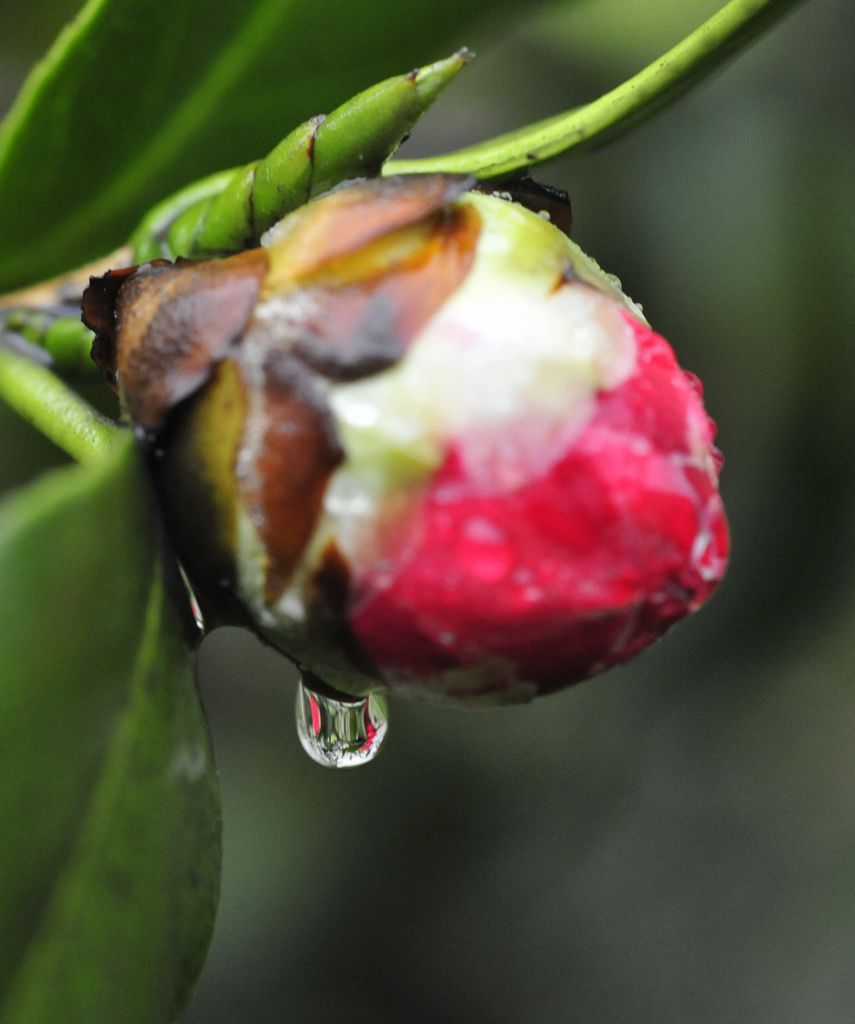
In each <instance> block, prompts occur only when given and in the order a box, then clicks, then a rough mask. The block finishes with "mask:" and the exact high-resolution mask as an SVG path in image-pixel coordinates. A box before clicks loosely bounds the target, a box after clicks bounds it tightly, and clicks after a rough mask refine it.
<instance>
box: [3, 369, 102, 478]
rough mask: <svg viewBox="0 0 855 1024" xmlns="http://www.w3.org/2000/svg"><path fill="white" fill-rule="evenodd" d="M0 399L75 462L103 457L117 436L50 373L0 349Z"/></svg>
mask: <svg viewBox="0 0 855 1024" xmlns="http://www.w3.org/2000/svg"><path fill="white" fill-rule="evenodd" d="M0 399H4V400H5V401H6V402H8V404H9V405H10V406H11V407H12V408H13V409H14V410H15V411H16V412H17V413H19V414H20V415H21V416H23V418H24V419H25V420H27V422H28V423H30V424H32V426H34V427H35V428H36V430H38V431H40V432H41V433H42V434H44V435H45V437H48V438H49V439H50V440H51V441H53V443H54V444H55V445H57V446H58V447H60V448H62V449H63V451H65V452H67V453H68V454H69V455H70V456H71V457H72V458H74V459H76V460H77V461H78V462H93V461H96V460H97V459H100V458H101V457H103V455H104V453H105V451H106V450H107V449H108V448H109V446H110V444H111V442H112V441H113V439H114V438H115V437H116V436H117V434H118V432H119V431H118V428H117V427H115V426H113V425H112V424H111V423H109V422H108V421H107V420H105V419H103V418H102V417H101V416H99V415H98V413H96V412H95V410H94V409H93V408H92V407H91V406H90V405H88V404H87V403H86V402H84V401H83V399H82V398H80V396H79V395H77V394H75V392H73V391H72V390H71V389H70V388H68V387H66V386H65V384H63V383H62V381H61V380H59V378H58V377H55V376H54V375H53V374H52V373H51V372H50V370H47V369H45V367H43V366H39V365H38V364H37V363H34V362H33V361H32V360H30V359H26V358H25V357H24V356H19V355H15V354H14V353H12V352H8V351H4V350H3V349H0Z"/></svg>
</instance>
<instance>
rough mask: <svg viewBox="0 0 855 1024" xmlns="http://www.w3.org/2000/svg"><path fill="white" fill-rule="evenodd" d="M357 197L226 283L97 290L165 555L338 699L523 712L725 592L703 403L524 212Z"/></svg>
mask: <svg viewBox="0 0 855 1024" xmlns="http://www.w3.org/2000/svg"><path fill="white" fill-rule="evenodd" d="M467 184H468V183H467V182H465V181H461V180H460V179H456V178H448V177H442V176H438V175H434V176H424V177H411V178H400V179H377V180H371V181H366V182H359V183H354V184H352V185H350V186H347V187H344V188H340V189H338V190H336V191H334V192H332V193H330V194H328V195H327V196H324V197H322V198H320V199H318V200H316V201H314V202H312V203H309V204H308V205H307V206H305V207H303V208H301V209H300V210H298V211H297V212H296V213H294V214H292V215H290V216H289V217H287V218H286V219H285V220H283V221H282V222H280V223H279V224H278V225H276V226H275V227H274V228H273V229H272V230H271V231H270V232H268V235H267V237H266V238H265V240H264V241H265V247H264V248H263V249H259V250H252V251H250V252H247V253H242V254H241V255H239V256H236V257H233V258H230V259H225V260H220V261H202V262H200V263H179V264H177V265H175V266H172V265H168V264H166V265H158V266H148V267H143V268H140V269H139V270H138V271H136V273H133V272H130V273H129V272H118V273H117V274H114V275H108V276H107V278H105V279H102V280H101V281H99V282H93V285H92V287H91V288H90V290H89V293H87V304H86V310H87V317H88V319H89V322H90V324H91V325H92V326H94V327H96V329H98V330H99V331H100V338H99V342H98V346H99V359H100V361H101V363H102V365H103V366H104V367H105V369H106V370H107V371H108V373H111V374H113V373H115V374H116V375H117V377H118V386H119V390H120V393H121V395H122V398H123V402H124V404H125V407H126V408H127V410H128V412H129V414H130V416H131V417H132V419H133V420H134V422H135V423H136V424H137V426H138V427H140V428H142V429H143V430H144V431H146V432H147V433H148V434H149V435H150V436H153V437H155V438H156V444H157V445H158V446H159V447H161V448H162V449H163V452H164V457H163V459H162V460H161V461H160V463H159V468H158V475H159V479H160V483H161V487H162V493H163V495H164V501H165V503H166V507H167V510H168V513H169V519H170V521H171V523H172V527H173V534H174V538H175V542H176V545H177V547H178V550H179V553H180V555H181V557H182V558H183V560H184V562H185V564H186V566H187V569H188V571H189V572H190V574H191V578H192V579H193V581H194V583H195V584H196V586H197V587H198V588H199V589H200V591H201V593H202V595H203V597H207V599H208V604H209V606H210V604H211V603H212V602H213V598H214V595H218V597H217V600H218V602H219V603H220V604H222V598H223V596H225V597H226V598H227V599H229V600H233V601H234V603H235V606H236V607H239V608H240V609H241V610H242V611H243V612H245V613H246V614H247V615H248V616H249V618H250V619H251V621H252V623H253V624H254V626H255V628H256V629H258V630H259V631H260V632H261V633H262V634H264V635H265V636H267V637H268V638H269V639H271V640H272V641H273V642H274V643H275V644H276V645H277V646H279V647H280V648H281V649H282V650H284V651H285V652H286V653H287V654H289V655H290V656H291V657H293V658H294V659H295V660H296V661H298V662H299V663H301V664H304V665H306V666H308V667H309V668H311V669H312V671H313V672H314V673H315V674H316V675H318V676H319V677H320V678H322V679H324V680H325V681H326V682H328V683H329V684H330V685H332V686H334V687H336V688H338V689H342V690H346V691H350V692H361V691H365V690H367V689H369V688H371V687H375V686H378V685H385V686H389V687H391V688H395V689H413V690H420V691H427V692H429V693H431V694H435V695H439V696H445V697H454V698H457V697H464V698H475V697H482V696H483V697H487V698H489V699H493V700H496V699H498V700H520V699H527V698H528V697H531V696H533V695H535V694H537V693H542V692H547V691H550V690H555V689H558V688H560V687H562V686H566V685H568V684H570V683H573V682H576V681H578V680H580V679H584V678H586V677H588V676H590V675H593V674H594V673H596V672H599V671H601V670H603V669H605V668H607V667H609V666H611V665H614V664H617V663H619V662H622V661H625V660H626V659H627V658H629V657H631V656H632V655H634V654H636V653H638V652H639V651H641V650H642V649H643V648H644V647H646V646H647V645H648V644H650V643H651V642H652V641H653V640H655V639H656V638H657V637H658V636H660V635H661V634H662V633H663V632H664V631H665V630H666V629H667V628H668V627H669V626H670V625H671V624H672V623H674V622H675V621H676V620H678V619H680V618H682V617H683V616H685V615H686V614H688V613H689V612H691V611H694V610H695V609H697V608H699V607H700V605H701V604H703V602H704V601H705V600H706V599H707V597H709V595H710V593H711V592H712V590H713V589H714V588H715V586H716V584H717V583H718V581H719V580H720V579H721V577H722V575H723V573H724V569H725V565H726V561H727V552H728V533H727V525H726V521H725V518H724V513H723V509H722V504H721V499H720V497H719V493H718V472H719V469H720V466H721V460H720V456H719V454H718V452H717V450H716V449H715V447H714V445H713V440H714V435H715V426H714V424H713V422H712V420H711V419H710V418H709V417H708V416H707V414H706V412H705V411H704V407H703V404H702V400H701V388H700V384H699V382H698V381H697V379H696V378H694V377H693V376H691V375H690V374H687V373H685V372H684V371H683V370H681V369H680V367H679V366H678V365H677V362H676V359H675V357H674V354H673V352H672V350H671V348H670V347H669V345H668V343H667V342H666V341H665V340H664V339H663V338H661V337H660V336H659V335H657V334H655V333H654V332H653V331H652V330H651V329H650V328H649V326H648V325H647V324H646V322H645V321H644V319H643V318H642V316H641V314H640V311H639V310H638V309H637V307H635V306H634V305H633V304H632V303H631V302H630V301H629V300H627V299H626V298H625V296H623V294H622V293H621V292H620V290H619V288H618V286H617V285H616V284H615V283H614V282H613V280H612V279H610V278H608V277H607V276H606V275H605V274H603V273H602V271H600V270H599V268H598V267H596V265H595V264H593V262H592V261H590V260H589V259H588V258H587V257H586V256H585V255H584V254H583V253H582V252H581V251H580V250H579V248H578V247H577V246H576V245H575V244H574V243H573V242H571V241H570V240H569V239H568V238H567V237H566V236H565V235H564V234H562V233H561V232H560V231H559V230H558V229H557V228H555V227H553V226H552V225H551V224H550V223H548V222H547V221H546V220H545V219H543V218H542V217H539V216H538V215H537V214H536V213H532V212H530V211H529V210H527V209H524V208H523V207H521V206H518V205H516V204H514V203H509V202H507V201H505V200H503V199H500V198H496V197H493V196H487V195H479V194H473V193H470V192H466V191H465V187H466V185H467Z"/></svg>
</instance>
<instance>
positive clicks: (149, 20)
mask: <svg viewBox="0 0 855 1024" xmlns="http://www.w3.org/2000/svg"><path fill="white" fill-rule="evenodd" d="M513 8H514V5H513V4H512V3H511V0H493V2H491V3H487V2H486V0H474V2H472V3H470V4H466V5H460V4H459V3H457V2H456V0H434V2H433V3H430V4H408V3H399V2H398V0H362V2H361V3H359V4H349V5H347V4H341V3H339V2H337V0H247V2H245V3H241V4H214V3H207V4H204V5H201V6H200V4H199V3H198V2H196V0H150V2H149V3H147V4H146V5H145V8H144V9H143V8H141V7H140V5H139V3H137V2H136V0H89V2H88V3H87V4H86V6H85V7H84V8H83V10H82V11H81V13H80V14H79V16H78V17H77V19H76V20H75V21H74V22H73V23H72V24H71V25H70V26H69V27H68V28H67V29H65V30H64V32H63V33H62V34H61V35H60V36H59V38H58V39H57V42H56V44H55V45H54V47H53V48H52V49H51V51H50V52H49V54H48V56H47V57H46V58H45V60H44V61H43V62H42V63H41V64H40V65H39V66H37V68H36V69H35V71H34V72H33V73H32V75H31V76H30V78H29V80H28V82H27V84H26V85H25V87H24V89H23V91H22V92H21V95H20V96H19V97H18V100H17V101H16V103H15V105H14V106H13V108H12V110H11V111H10V112H9V115H8V117H7V119H6V121H5V122H4V125H3V127H2V128H0V236H2V238H3V240H4V246H3V249H2V252H0V290H2V289H9V288H12V287H15V286H17V285H20V284H22V283H26V282H28V281H31V280H35V279H36V278H39V277H46V276H48V275H49V274H51V273H54V272H57V271H61V270H64V269H67V268H68V267H69V266H72V265H76V264H79V263H82V262H83V261H85V260H86V259H89V258H93V257H97V256H99V255H101V254H102V253H105V252H107V251H109V250H110V249H111V248H112V247H114V246H115V245H117V244H119V243H121V242H122V241H124V239H125V238H126V236H127V235H128V233H129V232H130V230H131V229H132V228H133V226H134V224H135V222H136V221H137V220H138V218H139V217H140V215H141V214H142V213H143V212H144V211H145V210H146V209H148V208H149V207H150V206H152V205H153V204H154V203H155V202H156V201H157V200H158V199H160V198H162V197H163V196H164V195H166V194H167V193H169V192H170V191H172V190H174V189H175V188H177V187H178V186H180V185H183V184H185V183H186V182H188V181H192V180H193V179H194V178H198V177H200V176H201V175H203V174H207V173H209V172H211V171H213V170H216V169H218V168H221V167H228V166H231V165H233V164H238V163H242V162H244V161H246V160H248V159H253V158H255V157H256V156H257V155H258V154H259V153H263V152H266V151H268V150H269V149H270V148H271V147H272V146H273V145H274V144H275V142H276V141H277V140H278V139H279V138H281V137H282V136H283V135H284V133H285V132H287V131H288V130H290V129H291V128H293V127H295V126H296V125H298V124H300V123H301V122H302V121H304V120H306V119H307V118H308V117H311V116H313V115H314V114H318V113H321V112H325V111H328V110H330V109H331V108H332V107H334V106H336V105H337V104H339V103H340V102H342V100H344V99H345V98H346V97H347V96H349V95H351V94H353V93H354V92H356V91H357V90H358V89H361V88H364V87H365V86H366V85H368V84H369V83H371V82H372V81H376V80H378V79H380V78H381V77H384V76H385V75H390V74H393V73H397V72H399V71H400V70H401V68H402V67H406V66H407V65H408V64H411V65H414V66H415V65H417V64H424V63H426V62H428V61H429V60H431V59H434V58H436V57H439V56H441V55H442V54H443V53H444V52H447V50H448V49H456V48H457V47H458V46H462V45H464V44H469V45H475V46H477V45H478V43H479V42H480V41H481V39H482V38H483V35H482V36H481V38H477V37H475V38H473V33H472V32H471V31H470V29H471V26H472V25H473V23H474V22H475V21H476V20H478V19H479V18H481V19H487V18H489V20H490V29H489V31H490V32H491V33H494V32H495V29H496V20H497V19H498V18H499V17H500V16H501V14H502V13H503V12H506V11H510V10H513ZM528 10H531V8H527V11H528Z"/></svg>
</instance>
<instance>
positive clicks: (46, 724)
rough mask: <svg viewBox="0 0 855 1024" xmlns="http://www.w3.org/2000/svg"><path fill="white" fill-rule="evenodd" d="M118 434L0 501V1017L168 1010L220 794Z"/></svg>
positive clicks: (205, 909)
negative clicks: (92, 457)
mask: <svg viewBox="0 0 855 1024" xmlns="http://www.w3.org/2000/svg"><path fill="white" fill-rule="evenodd" d="M145 486H146V484H145V480H144V477H143V474H142V470H141V467H140V465H139V461H138V458H137V453H136V451H135V449H134V446H133V445H132V443H131V441H130V439H128V440H127V441H125V442H123V443H121V444H119V445H118V450H117V451H115V452H114V453H111V454H110V455H109V457H106V458H105V459H104V461H103V462H101V463H99V464H95V465H89V466H85V467H73V468H67V469H61V470H56V471H54V472H53V473H51V474H49V475H48V476H46V477H44V478H42V480H40V481H39V482H37V483H36V484H34V485H32V486H31V487H29V488H28V489H26V490H23V491H19V492H17V493H16V494H13V495H12V496H11V497H10V498H8V499H7V500H6V501H5V502H4V503H3V504H2V505H0V580H2V581H3V582H2V585H0V618H2V622H3V630H2V632H0V664H2V666H3V679H2V686H0V780H2V783H0V820H2V821H3V842H2V843H0V993H4V996H3V997H0V1021H2V1024H24V1022H27V1024H35V1022H38V1024H52V1022H65V1021H70V1020H74V1021H88V1022H90V1024H98V1022H102V1021H103V1022H106V1021H110V1022H113V1021H121V1022H122V1024H137V1022H139V1024H157V1022H161V1021H163V1022H166V1021H169V1020H171V1019H172V1017H173V1015H174V1011H175V1007H176V1005H177V1004H179V1003H180V1002H182V1001H183V999H184V998H185V997H186V994H187V992H188V990H189V986H190V984H191V983H192V981H193V979H194V978H195V975H196V973H197V971H198V969H199V967H200V965H201V962H202V959H203V957H204V954H205V950H206V948H207V944H208V940H209V936H210V932H211V928H212V924H213V917H214V909H215V903H216V897H217V890H218V877H219V859H220V854H219V850H220V845H219V844H220V834H219V833H220V824H219V798H218V791H217V783H216V778H215V775H214V769H213V764H212V760H211V751H210V745H209V740H208V735H207V730H206V725H205V721H204V717H203V714H202V710H201V706H200V704H199V700H198V696H197V693H196V688H195V685H194V681H193V676H192V671H191V666H190V660H189V654H188V652H187V650H186V648H185V644H184V640H183V636H182V623H181V619H180V616H179V615H178V614H177V612H176V609H175V608H174V607H173V606H172V603H171V594H170V593H168V592H167V588H166V582H165V569H164V566H165V562H164V561H163V560H162V559H161V558H159V557H158V551H157V534H156V526H155V519H154V517H153V515H152V514H151V508H150V504H149V502H148V500H147V494H146V490H145Z"/></svg>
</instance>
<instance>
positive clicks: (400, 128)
mask: <svg viewBox="0 0 855 1024" xmlns="http://www.w3.org/2000/svg"><path fill="white" fill-rule="evenodd" d="M468 59H469V54H468V52H467V51H465V50H461V51H459V52H458V53H456V54H454V55H453V56H451V57H448V58H446V59H445V60H440V61H437V62H436V63H434V64H430V65H427V66H426V67H424V68H420V69H418V70H416V71H411V72H409V73H407V74H404V75H397V76H395V77H393V78H389V79H386V80H385V81H383V82H380V83H378V84H377V85H374V86H371V87H370V88H369V89H366V90H364V91H363V92H361V93H358V94H357V95H356V96H354V97H353V98H352V99H350V100H348V101H347V102H345V103H343V104H342V105H341V106H340V107H337V108H336V109H335V110H334V111H333V112H332V113H331V114H330V115H329V116H327V117H325V118H324V117H315V118H312V119H311V120H309V121H306V122H305V123H304V124H302V125H300V126H299V127H298V128H296V129H295V130H294V131H292V132H291V133H290V134H289V135H288V136H286V138H285V139H283V141H282V142H280V143H279V145H277V146H276V147H275V149H273V150H272V151H271V153H269V154H268V155H267V156H266V157H264V158H263V159H262V160H260V161H256V162H255V163H252V164H249V165H248V166H246V167H243V168H240V169H238V170H237V171H232V172H230V173H228V174H227V175H226V174H222V175H215V176H212V177H211V178H208V179H205V180H204V181H201V182H197V183H195V184H194V185H191V186H188V188H186V189H182V190H181V192H178V193H176V194H175V195H174V196H172V197H170V198H169V199H167V200H166V201H165V202H163V203H160V204H159V205H158V206H157V207H156V208H155V209H154V210H152V211H150V212H149V213H148V214H147V215H146V217H145V218H144V219H143V221H142V222H141V224H140V226H139V227H138V228H137V229H136V230H135V231H134V233H133V235H132V236H131V242H132V244H133V246H134V255H135V258H136V259H137V260H138V261H144V260H149V259H153V258H155V257H158V256H162V257H166V258H169V259H176V258H178V257H179V256H185V257H204V256H222V255H227V254H229V253H233V252H239V251H240V250H242V249H245V248H248V247H250V246H252V245H256V244H258V241H259V239H260V237H261V235H262V234H263V233H264V232H265V231H266V230H267V229H268V228H269V227H271V226H272V225H273V224H274V223H275V222H276V221H277V220H279V219H281V218H282V217H284V216H285V214H287V213H289V212H290V211H291V210H294V209H296V208H297V207H298V206H301V205H302V204H303V203H305V202H306V201H307V200H308V199H310V198H311V197H312V196H314V195H318V194H319V193H321V192H325V191H327V190H328V189H330V188H333V187H334V186H335V185H338V184H340V183H341V182H342V181H346V180H348V179H349V178H358V177H364V176H371V175H377V174H379V173H380V170H381V168H382V167H383V164H384V163H385V162H386V161H387V160H388V159H389V157H390V156H391V155H392V154H393V153H394V152H395V150H396V149H397V148H398V146H399V145H400V144H401V142H402V141H403V139H404V138H405V136H406V135H407V134H408V133H409V132H410V130H411V129H412V128H413V126H414V125H415V123H416V122H417V121H418V119H419V118H420V117H421V116H422V114H423V113H425V111H426V110H427V109H428V107H429V106H430V105H431V104H432V103H433V101H434V100H435V99H436V97H437V96H438V95H439V93H440V92H441V91H442V89H443V88H445V86H446V85H447V84H448V83H449V82H450V81H451V79H452V78H453V77H454V76H455V75H456V74H457V72H458V71H459V70H460V69H461V68H462V67H463V65H464V64H465V63H466V62H467V60H468Z"/></svg>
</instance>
